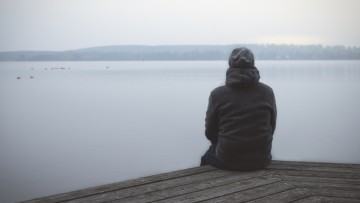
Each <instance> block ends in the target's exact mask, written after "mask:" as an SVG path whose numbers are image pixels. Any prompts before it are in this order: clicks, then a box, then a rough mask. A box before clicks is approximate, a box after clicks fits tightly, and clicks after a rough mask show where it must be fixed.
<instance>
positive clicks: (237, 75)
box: [225, 67, 260, 87]
mask: <svg viewBox="0 0 360 203" xmlns="http://www.w3.org/2000/svg"><path fill="white" fill-rule="evenodd" d="M259 80H260V74H259V71H258V69H257V68H256V67H252V68H232V67H230V68H229V69H228V70H227V71H226V82H225V84H226V85H227V86H230V87H238V86H243V85H251V84H255V83H258V82H259Z"/></svg>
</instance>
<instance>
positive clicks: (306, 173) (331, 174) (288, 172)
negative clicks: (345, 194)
mask: <svg viewBox="0 0 360 203" xmlns="http://www.w3.org/2000/svg"><path fill="white" fill-rule="evenodd" d="M266 171H268V172H270V173H272V174H276V175H289V176H307V177H328V178H348V179H360V173H359V174H356V173H339V172H326V171H325V172H324V171H306V170H279V169H274V170H273V169H266Z"/></svg>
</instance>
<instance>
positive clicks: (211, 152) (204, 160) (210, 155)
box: [200, 144, 271, 171]
mask: <svg viewBox="0 0 360 203" xmlns="http://www.w3.org/2000/svg"><path fill="white" fill-rule="evenodd" d="M270 160H271V158H270ZM270 160H269V161H264V162H259V163H257V162H253V163H251V164H244V165H242V166H238V167H236V168H235V167H229V166H227V165H225V164H223V163H222V162H221V161H220V160H219V159H218V158H217V157H216V144H211V146H210V147H209V149H208V150H207V151H206V152H205V154H204V156H202V157H201V163H200V166H205V165H212V166H215V167H216V168H219V169H224V170H237V171H253V170H258V169H262V168H265V167H266V165H267V164H268V163H269V162H270Z"/></svg>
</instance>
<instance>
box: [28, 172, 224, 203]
mask: <svg viewBox="0 0 360 203" xmlns="http://www.w3.org/2000/svg"><path fill="white" fill-rule="evenodd" d="M214 170H218V169H216V168H215V167H213V166H203V167H194V168H189V169H184V170H179V171H173V172H168V173H163V174H157V175H153V176H147V177H142V178H137V179H134V180H128V181H122V182H118V183H111V184H106V185H101V186H97V187H92V188H87V189H82V190H76V191H73V192H69V193H62V194H57V195H52V196H48V197H42V198H37V199H33V200H28V201H25V202H27V203H36V202H62V201H68V200H72V199H77V198H83V197H88V196H91V195H96V194H102V193H107V192H111V191H115V190H119V189H124V188H128V187H133V186H137V185H143V184H148V183H152V182H159V181H163V180H168V179H173V178H179V177H184V176H189V175H193V174H199V173H204V172H209V171H214Z"/></svg>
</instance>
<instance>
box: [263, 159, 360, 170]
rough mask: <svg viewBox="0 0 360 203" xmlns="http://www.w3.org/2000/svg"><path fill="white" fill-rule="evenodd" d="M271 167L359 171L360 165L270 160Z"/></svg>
mask: <svg viewBox="0 0 360 203" xmlns="http://www.w3.org/2000/svg"><path fill="white" fill-rule="evenodd" d="M273 165H288V166H307V167H308V166H311V167H329V168H331V167H333V168H354V169H360V164H347V163H327V162H303V161H281V160H272V161H271V162H270V166H273Z"/></svg>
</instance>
